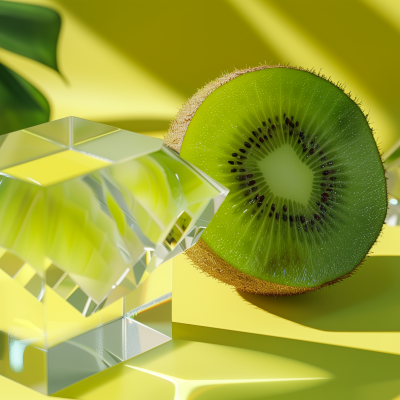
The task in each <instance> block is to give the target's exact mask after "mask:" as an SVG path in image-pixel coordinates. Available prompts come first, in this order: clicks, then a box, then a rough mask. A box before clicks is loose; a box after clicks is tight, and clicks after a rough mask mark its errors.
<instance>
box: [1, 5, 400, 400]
mask: <svg viewBox="0 0 400 400" xmlns="http://www.w3.org/2000/svg"><path fill="white" fill-rule="evenodd" d="M23 2H26V3H30V4H38V5H44V6H48V7H51V8H54V9H55V10H57V11H58V12H59V13H60V14H61V17H62V29H61V34H60V39H59V44H58V60H59V66H60V70H61V72H62V74H63V76H64V77H65V79H62V78H61V77H60V76H59V75H58V74H57V73H56V72H54V71H53V70H51V69H49V68H47V67H45V66H43V65H41V64H39V63H37V62H35V61H32V60H28V59H25V58H23V57H21V56H19V55H15V54H12V53H10V52H8V51H6V50H3V49H0V59H1V61H2V62H3V63H4V64H5V65H7V66H8V67H10V68H12V69H13V70H15V71H16V72H18V73H19V74H20V75H21V76H23V77H24V78H26V79H27V80H28V81H30V82H31V83H32V84H34V86H36V87H37V88H38V89H39V90H40V91H41V92H42V93H43V94H44V95H45V96H46V98H47V99H48V101H49V102H50V106H51V117H50V118H51V120H54V119H59V118H63V117H66V116H69V115H75V116H78V117H81V118H85V119H89V120H93V121H97V122H103V123H107V124H110V125H113V126H117V127H120V128H125V129H128V130H133V131H136V132H140V133H147V134H152V135H158V136H160V135H162V134H163V133H164V132H165V130H166V129H167V127H168V124H169V122H170V120H171V119H172V118H173V117H174V115H175V114H176V112H177V110H178V109H179V108H180V107H181V105H182V104H183V103H184V102H185V101H186V99H187V98H188V97H190V96H191V95H192V94H193V93H194V92H195V91H196V90H197V89H198V88H200V87H201V86H203V85H204V84H206V83H207V82H208V81H210V80H211V79H214V78H215V77H217V76H219V75H220V74H221V73H223V72H228V71H231V70H232V69H234V68H244V67H247V66H254V65H258V64H259V63H267V64H279V63H281V64H287V63H290V64H291V65H300V66H302V67H305V68H315V70H316V71H319V70H321V72H322V73H323V74H325V75H327V76H330V77H331V78H332V80H333V81H335V82H336V81H340V82H342V83H344V84H346V87H347V90H348V91H351V93H352V94H353V95H356V96H357V97H358V99H360V100H361V101H362V102H363V108H364V109H365V111H366V112H368V113H369V114H370V119H371V123H372V126H373V127H374V129H375V131H376V134H377V138H378V143H379V144H380V147H381V149H382V150H386V149H388V148H389V147H390V146H391V145H392V144H393V143H394V142H395V141H396V140H397V139H398V138H399V137H400V130H399V124H398V119H399V111H398V110H399V106H400V96H399V93H400V80H399V78H398V71H399V69H400V68H399V67H400V62H399V61H400V55H399V54H400V53H399V50H398V49H399V42H400V2H399V1H398V0H379V1H377V0H351V1H349V0H335V1H324V2H321V1H317V0H302V1H295V0H202V1H188V0H179V1H178V0H172V1H164V0H157V1H153V0H152V1H137V0H113V1H112V2H109V1H104V0H25V1H23ZM388 229H389V228H388ZM399 229H400V228H393V229H392V230H390V231H388V232H389V233H388V234H387V235H384V236H382V239H381V241H380V243H379V244H378V246H377V247H376V248H375V252H376V255H379V254H380V255H393V256H394V255H398V250H397V249H398V247H399V246H398V243H399V240H398V239H399V236H400V235H399ZM377 259H378V258H377ZM379 260H381V261H382V262H381V266H382V268H383V270H385V271H389V272H390V274H391V275H390V276H388V277H387V278H382V279H384V280H385V279H386V282H392V281H393V280H394V279H395V277H396V276H397V275H396V274H397V270H396V268H397V266H398V262H397V259H396V258H389V257H388V258H387V259H385V258H379ZM365 271H367V272H365V276H367V277H366V278H365V279H364V278H363V279H364V280H362V279H361V280H360V279H359V280H357V279H358V274H356V275H355V276H354V277H352V278H351V279H350V280H349V282H346V283H343V284H342V285H344V286H340V285H337V288H334V289H326V290H325V291H321V292H320V293H314V294H313V293H311V294H306V295H303V296H302V297H301V300H300V298H299V301H298V302H297V300H296V298H290V299H288V300H285V301H283V302H280V303H279V307H278V306H276V305H275V306H274V307H272V308H268V307H269V306H271V305H268V302H269V301H270V299H269V300H268V299H267V300H265V299H261V300H260V299H258V300H257V299H254V298H243V297H241V296H239V295H238V294H237V293H236V292H232V289H230V288H227V287H225V286H224V285H222V284H218V283H216V282H214V281H213V280H211V279H207V278H206V277H204V276H202V275H201V274H198V273H197V271H195V270H193V269H191V267H190V266H189V265H188V264H187V263H185V262H184V261H182V258H181V259H180V261H179V262H178V264H177V267H176V268H175V270H174V273H175V274H176V275H175V277H176V279H175V281H176V285H178V284H179V283H180V286H175V287H176V288H179V291H175V293H177V294H178V296H176V299H175V303H174V318H175V321H176V323H177V324H180V325H176V332H177V334H178V336H179V337H180V339H176V340H174V341H173V342H172V343H170V344H168V345H164V346H161V347H160V348H158V349H156V350H154V351H151V352H148V353H145V354H143V355H141V356H139V357H136V358H135V359H134V361H130V362H129V361H128V362H126V363H123V364H122V365H119V366H117V367H115V368H112V369H110V370H108V371H105V372H104V373H102V374H99V375H97V376H95V377H93V378H90V379H88V380H86V381H84V382H81V383H80V384H78V385H76V387H75V388H73V389H70V391H69V392H68V391H66V395H67V394H68V395H71V396H73V397H77V398H82V399H87V400H91V399H99V400H100V399H116V400H125V399H131V398H135V397H136V398H138V399H140V400H147V399H157V400H164V399H171V400H172V399H175V400H178V398H179V400H187V399H191V400H192V399H199V400H201V399H207V400H211V399H214V398H216V399H219V400H224V399H228V398H229V399H230V400H232V399H246V400H251V399H264V398H265V399H267V398H268V399H274V400H275V399H277V400H278V399H279V400H286V399H296V400H299V399H303V398H304V399H318V400H319V399H322V398H324V399H331V398H332V399H337V398H342V399H344V400H347V399H349V400H358V399H360V400H369V399H371V400H375V399H376V400H399V399H400V380H399V378H398V371H399V370H400V367H399V360H398V359H399V357H398V355H399V351H400V350H399V345H398V343H399V342H400V340H399V339H400V338H399V331H400V330H399V329H398V328H397V325H396V324H397V321H398V318H399V313H398V311H399V310H398V304H399V302H398V297H396V296H395V294H394V292H393V291H392V289H391V290H389V292H388V293H389V294H388V295H389V297H390V296H393V297H390V299H391V301H392V303H390V301H389V300H388V298H387V297H385V296H384V293H385V291H384V290H383V289H380V290H381V292H379V295H377V296H375V297H373V299H375V300H373V299H372V300H371V298H370V297H368V295H367V294H365V290H364V291H363V293H364V294H365V295H364V298H363V299H362V300H360V301H358V302H357V301H352V302H351V305H352V307H353V308H352V309H353V310H354V309H357V310H358V312H361V313H362V316H363V318H364V319H363V320H362V321H364V325H362V324H361V325H360V326H359V328H360V329H356V330H354V326H353V328H352V329H350V331H348V332H344V333H343V332H340V331H334V330H333V331H332V328H326V327H327V326H332V321H338V320H340V319H335V318H338V316H340V315H345V314H346V310H350V308H346V304H347V303H346V302H344V303H343V301H344V300H343V298H342V297H341V294H343V295H346V296H349V297H348V299H349V301H350V299H351V286H352V285H355V286H357V285H359V284H360V283H358V282H361V281H362V282H364V281H365V282H367V283H369V284H370V286H369V290H371V291H372V292H374V290H376V288H377V286H376V285H378V287H380V286H379V284H380V283H379V281H378V280H377V281H376V282H375V281H374V279H373V278H371V277H369V275H368V271H369V270H368V269H365ZM360 274H361V272H360ZM363 276H364V275H363ZM192 279H193V282H195V283H193V285H198V286H196V290H195V291H193V292H192V291H190V290H189V292H188V293H186V291H188V288H187V285H186V284H185V283H186V282H187V281H191V280H192ZM383 283H385V282H383ZM374 284H375V286H374ZM381 284H382V283H381ZM394 284H395V283H393V285H394ZM346 285H347V286H346ZM174 290H175V289H174ZM202 290H203V291H202ZM382 290H383V291H382ZM204 291H205V292H204ZM204 293H209V297H207V296H206V297H207V301H206V302H205V303H204V304H202V298H203V297H204V296H205V294H204ZM335 293H338V294H337V295H336V296H337V297H338V302H339V303H340V304H341V307H342V308H341V309H340V310H339V309H336V311H337V312H338V313H339V314H337V315H336V317H335V316H334V317H335V318H333V317H332V318H333V319H331V320H330V321H327V320H325V324H327V325H324V320H323V312H322V311H323V310H322V311H321V309H318V310H317V311H318V312H319V313H320V314H318V312H317V311H315V307H314V306H313V307H314V308H313V307H310V305H309V303H312V301H313V299H314V301H316V302H318V301H323V300H324V299H325V300H324V301H326V302H327V304H328V305H329V304H330V307H333V306H332V303H331V302H334V299H335V298H336V297H335ZM382 296H383V297H382ZM188 298H190V299H191V301H190V302H188V301H187V299H188ZM327 298H328V299H329V300H330V301H328V300H327ZM260 302H261V303H262V304H261V303H260ZM294 302H297V304H292V303H294ZM259 303H260V304H259ZM264 303H266V304H264ZM201 306H202V307H201ZM175 307H176V308H175ZM354 307H355V308H354ZM357 307H358V308H357ZM370 307H372V308H371V309H370ZM374 307H375V308H374ZM293 308H295V309H296V310H298V311H299V313H300V314H301V315H299V316H296V315H292V314H293V312H292V311H290V310H293ZM339 308H340V307H339ZM310 309H312V310H314V312H317V314H318V316H319V317H320V320H319V325H318V323H316V322H315V320H314V325H312V324H311V323H310V322H309V321H307V320H306V318H307V316H308V317H309V318H311V317H310V312H311V311H310ZM190 310H192V313H191V314H190ZM274 310H275V313H274V312H272V311H274ZM276 310H278V311H279V312H278V311H276ZM307 310H308V311H307ZM333 310H335V308H334V307H333ZM338 310H339V311H340V312H342V313H344V314H340V312H339V311H338ZM390 310H392V314H391V313H390ZM194 311H196V312H194ZM200 311H201V312H200ZM217 311H218V312H217ZM235 311H236V313H235ZM380 311H382V312H381V313H380ZM291 312H292V314H291ZM368 312H370V319H368V318H369V317H368V315H369V314H368ZM321 313H322V314H321ZM378 316H381V317H382V316H383V317H382V318H383V319H382V318H381V319H379V318H378V319H377V321H378V322H379V321H383V322H382V325H381V326H379V325H377V323H378V322H376V321H375V322H376V323H375V324H374V323H373V321H374V320H373V318H374V317H378ZM223 317H224V318H223ZM314 317H315V315H314ZM321 318H322V320H321ZM346 318H349V317H348V316H347V317H346ZM311 319H312V318H311ZM388 320H389V321H388ZM321 321H322V322H321ZM368 321H369V325H368ZM371 321H372V322H371ZM329 323H330V324H331V325H329ZM185 324H186V325H187V326H186V325H185ZM190 324H194V325H193V326H194V328H191V327H190ZM307 324H308V325H307ZM200 325H202V327H198V328H197V327H196V326H200ZM366 326H367V327H369V330H368V329H367V328H365V327H366ZM388 326H389V328H387V327H388ZM324 327H325V329H324ZM371 327H373V328H371ZM390 327H391V328H390ZM202 329H203V330H202ZM230 329H234V330H237V331H239V332H238V333H237V334H236V336H235V334H234V333H232V331H231V332H229V330H230ZM363 329H364V330H363ZM385 329H386V330H385ZM377 331H379V332H377ZM246 335H250V336H246ZM268 335H271V336H268ZM185 337H186V338H191V339H192V340H193V341H187V340H183V339H185ZM266 338H268V340H267V339H266ZM195 340H199V341H202V340H205V341H207V340H209V341H210V342H213V343H214V344H207V343H198V342H196V341H195ZM222 344H228V345H231V346H234V347H225V346H223V345H222ZM313 355H315V356H316V355H318V356H319V357H320V358H321V359H324V360H325V364H323V365H322V364H321V365H319V366H317V364H318V363H317V362H316V361H315V359H313ZM130 367H134V368H130ZM146 371H147V372H146ZM393 371H397V376H396V375H395V374H394V372H393ZM154 373H156V374H158V376H156V375H154ZM160 374H163V376H161V375H160ZM168 377H169V378H168ZM267 378H268V379H269V381H268V379H267ZM213 379H214V380H216V381H214V382H209V381H210V380H213ZM241 379H242V380H246V379H260V381H259V382H242V383H240V382H239V381H240V380H241ZM266 379H267V380H266ZM217 381H218V382H217ZM225 381H227V382H225ZM234 381H236V383H234ZM327 382H328V383H327ZM335 382H336V386H335ZM249 385H250V386H249ZM329 385H330V386H329ZM325 388H327V389H325ZM334 388H336V389H334ZM335 390H336V391H335ZM176 393H178V395H177V394H176ZM177 396H178V397H177ZM44 398H45V397H44V396H43V395H40V394H38V393H36V392H34V391H32V390H30V389H27V388H24V387H23V386H20V385H18V384H16V383H14V382H11V381H9V380H7V379H5V378H2V377H0V399H1V400H3V399H4V400H20V399H32V400H40V399H44Z"/></svg>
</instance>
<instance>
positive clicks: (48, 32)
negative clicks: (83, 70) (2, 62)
mask: <svg viewBox="0 0 400 400" xmlns="http://www.w3.org/2000/svg"><path fill="white" fill-rule="evenodd" d="M60 27H61V18H60V16H59V15H58V13H57V12H55V11H54V10H51V9H49V8H45V7H40V6H35V5H31V4H21V3H11V2H8V1H2V0H0V47H3V48H4V49H7V50H10V51H12V52H13V53H17V54H21V55H22V56H25V57H28V58H31V59H33V60H36V61H39V62H40V63H42V64H45V65H47V66H49V67H51V68H53V69H55V70H56V71H58V67H57V58H56V48H57V39H58V35H59V32H60Z"/></svg>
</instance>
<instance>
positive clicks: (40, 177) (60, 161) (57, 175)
mask: <svg viewBox="0 0 400 400" xmlns="http://www.w3.org/2000/svg"><path fill="white" fill-rule="evenodd" d="M110 164H111V163H110V162H108V161H105V160H101V159H99V158H95V157H90V156H88V155H86V154H82V153H78V152H77V151H73V150H66V151H62V152H60V153H56V154H52V155H50V156H47V157H42V158H39V159H37V160H33V161H29V162H26V163H24V164H19V165H16V166H14V167H11V168H6V169H3V170H2V171H0V173H3V174H6V175H10V176H12V177H14V178H17V179H21V180H23V181H26V182H31V183H34V184H36V185H40V186H50V185H54V184H56V183H60V182H64V181H66V180H69V179H73V178H76V177H78V176H82V175H85V174H88V173H90V172H93V171H95V170H97V169H100V168H103V167H106V166H107V165H110Z"/></svg>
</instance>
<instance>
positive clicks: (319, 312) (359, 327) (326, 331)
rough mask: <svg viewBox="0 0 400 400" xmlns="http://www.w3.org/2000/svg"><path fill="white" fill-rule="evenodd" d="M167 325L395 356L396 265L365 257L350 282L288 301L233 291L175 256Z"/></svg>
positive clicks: (399, 279) (399, 350)
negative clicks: (169, 317) (209, 328)
mask: <svg viewBox="0 0 400 400" xmlns="http://www.w3.org/2000/svg"><path fill="white" fill-rule="evenodd" d="M173 293H174V301H173V309H172V319H173V322H178V323H182V324H189V325H196V326H203V327H211V328H218V329H226V330H232V331H238V332H248V333H254V334H259V335H268V336H276V337H284V338H291V339H297V340H306V341H311V342H315V343H325V344H331V345H337V346H346V347H351V348H356V349H366V350H373V351H380V352H385V353H391V354H400V319H399V318H395V317H394V316H396V315H399V313H400V263H399V259H398V258H397V257H371V258H369V259H368V261H367V262H365V264H364V265H363V266H362V267H361V268H360V269H359V271H358V272H357V273H356V274H355V275H354V276H352V277H351V278H348V279H346V280H345V281H343V282H341V283H338V284H336V285H334V286H332V287H330V288H325V289H322V290H319V291H316V292H311V293H306V294H302V295H299V296H291V297H277V298H274V297H268V296H265V297H264V296H256V295H251V294H246V293H240V292H237V291H235V290H234V289H233V288H232V287H230V286H228V285H225V284H223V283H220V282H219V281H216V280H214V279H212V278H210V277H207V276H206V275H205V274H204V273H202V272H199V271H198V270H196V269H195V268H193V267H192V266H191V265H190V264H189V262H188V261H187V260H186V259H185V256H184V255H182V256H178V257H177V258H176V259H174V266H173Z"/></svg>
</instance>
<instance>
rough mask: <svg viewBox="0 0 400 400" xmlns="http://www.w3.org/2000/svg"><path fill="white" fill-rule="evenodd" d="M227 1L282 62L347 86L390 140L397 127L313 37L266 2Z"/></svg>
mask: <svg viewBox="0 0 400 400" xmlns="http://www.w3.org/2000/svg"><path fill="white" fill-rule="evenodd" d="M227 1H228V2H229V3H230V4H231V5H232V7H233V8H235V9H236V10H237V11H238V13H240V15H241V16H242V17H243V18H244V19H245V20H247V21H248V23H249V25H250V26H251V27H252V28H253V29H254V30H255V31H256V32H257V33H258V35H259V36H260V37H261V38H262V39H263V40H264V41H265V43H266V44H267V45H268V46H269V47H271V48H273V50H274V51H275V52H276V53H277V54H279V55H280V56H281V57H282V59H283V60H285V62H290V64H291V65H301V66H302V67H304V68H317V71H318V70H319V68H324V71H329V75H332V76H334V77H335V82H336V79H338V80H340V82H342V83H344V84H346V83H351V88H352V92H354V93H357V98H358V99H362V102H363V108H364V109H365V111H366V112H367V113H369V111H370V110H373V120H374V121H373V122H379V131H380V132H385V136H384V137H382V139H384V140H385V144H386V145H387V144H389V143H390V142H391V141H392V137H391V135H392V136H394V135H395V134H396V132H397V128H395V126H394V125H393V122H392V120H391V117H390V115H389V114H388V112H387V111H386V110H385V109H384V108H383V107H382V105H381V104H380V103H379V102H378V101H376V100H375V99H374V97H373V95H372V94H371V93H369V91H368V90H367V89H366V87H365V85H363V82H359V81H358V78H357V76H354V75H353V74H351V73H350V72H349V71H346V68H345V66H344V65H343V64H342V62H340V61H339V60H337V59H336V58H334V57H333V56H332V55H331V54H330V53H329V52H328V51H327V50H326V49H325V48H324V47H322V46H321V45H319V43H318V42H316V40H315V39H314V38H313V37H310V36H309V35H307V34H306V33H305V32H303V31H302V30H301V29H298V28H296V26H295V25H293V24H292V23H291V22H290V20H288V19H287V18H285V16H284V15H282V14H281V13H280V12H279V11H278V10H277V9H275V7H274V6H273V5H271V4H269V3H268V2H266V1H261V0H247V1H242V0H227ZM324 71H322V72H324ZM347 91H348V90H347ZM353 97H354V96H353ZM378 133H379V132H378ZM396 136H397V135H396Z"/></svg>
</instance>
